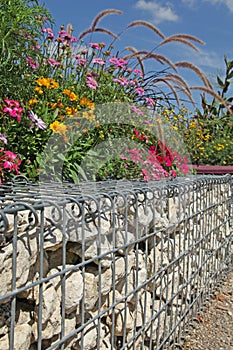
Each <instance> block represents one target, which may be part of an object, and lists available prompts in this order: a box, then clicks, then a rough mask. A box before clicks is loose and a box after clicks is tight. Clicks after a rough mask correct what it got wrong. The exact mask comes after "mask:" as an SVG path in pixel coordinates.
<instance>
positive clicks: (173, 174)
mask: <svg viewBox="0 0 233 350" xmlns="http://www.w3.org/2000/svg"><path fill="white" fill-rule="evenodd" d="M170 174H171V176H173V177H177V173H176V171H175V170H174V169H172V170H170Z"/></svg>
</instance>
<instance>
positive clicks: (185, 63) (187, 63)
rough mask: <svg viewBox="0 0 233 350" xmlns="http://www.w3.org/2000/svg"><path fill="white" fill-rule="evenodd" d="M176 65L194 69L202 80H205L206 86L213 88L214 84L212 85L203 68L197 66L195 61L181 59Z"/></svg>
mask: <svg viewBox="0 0 233 350" xmlns="http://www.w3.org/2000/svg"><path fill="white" fill-rule="evenodd" d="M175 66H177V67H181V68H188V69H191V70H193V71H194V72H195V73H196V74H197V75H198V76H199V77H200V78H201V80H202V81H203V83H204V85H205V86H206V87H208V88H210V89H213V86H212V85H211V83H210V81H209V79H208V78H207V76H206V75H205V74H204V73H203V72H202V70H201V69H200V68H198V67H197V66H195V65H194V64H193V63H190V62H186V61H179V62H176V63H175Z"/></svg>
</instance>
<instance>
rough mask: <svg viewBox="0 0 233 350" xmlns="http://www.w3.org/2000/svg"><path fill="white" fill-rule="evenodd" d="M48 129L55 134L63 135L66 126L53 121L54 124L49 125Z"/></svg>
mask: <svg viewBox="0 0 233 350" xmlns="http://www.w3.org/2000/svg"><path fill="white" fill-rule="evenodd" d="M49 127H50V129H51V130H53V132H55V133H57V134H60V135H64V134H65V133H66V126H65V125H64V124H63V123H60V122H59V121H58V120H55V122H53V123H52V124H50V126H49Z"/></svg>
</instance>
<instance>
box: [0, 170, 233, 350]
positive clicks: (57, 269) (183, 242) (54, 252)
mask: <svg viewBox="0 0 233 350" xmlns="http://www.w3.org/2000/svg"><path fill="white" fill-rule="evenodd" d="M0 203H1V208H0V270H1V283H0V348H1V349H10V350H13V349H16V348H17V349H19V348H23V349H25V350H26V349H30V350H34V349H38V350H39V349H73V350H74V349H85V350H88V349H90V350H91V349H106V350H107V349H157V350H160V349H175V348H180V347H181V346H180V344H181V341H182V338H183V337H184V336H185V332H186V331H187V329H188V328H189V325H190V324H191V323H192V321H193V319H194V318H195V317H196V316H197V315H198V312H199V311H200V309H201V308H202V307H203V305H204V304H205V303H206V302H207V301H208V299H209V298H211V295H212V293H213V291H214V290H215V288H216V287H217V285H218V283H219V282H220V281H221V279H222V278H223V277H224V276H225V274H226V272H227V271H228V270H229V269H230V268H231V266H232V225H233V204H232V177H231V176H230V175H225V176H190V177H187V178H185V177H184V178H178V179H176V180H174V181H151V182H146V183H145V182H136V181H135V182H134V181H123V180H121V181H102V182H93V183H92V182H84V183H82V184H79V185H74V184H71V183H63V184H59V183H40V184H33V183H30V182H28V181H27V180H26V179H25V178H23V177H17V178H15V180H14V181H13V182H11V183H8V184H5V185H2V186H1V187H0Z"/></svg>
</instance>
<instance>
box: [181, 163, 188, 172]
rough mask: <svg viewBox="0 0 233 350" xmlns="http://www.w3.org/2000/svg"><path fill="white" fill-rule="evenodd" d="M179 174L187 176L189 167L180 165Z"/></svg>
mask: <svg viewBox="0 0 233 350" xmlns="http://www.w3.org/2000/svg"><path fill="white" fill-rule="evenodd" d="M181 172H182V174H187V173H188V172H189V166H188V165H187V164H182V165H181Z"/></svg>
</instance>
